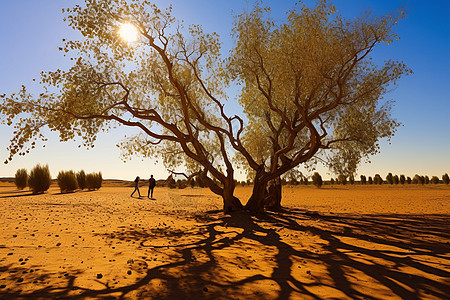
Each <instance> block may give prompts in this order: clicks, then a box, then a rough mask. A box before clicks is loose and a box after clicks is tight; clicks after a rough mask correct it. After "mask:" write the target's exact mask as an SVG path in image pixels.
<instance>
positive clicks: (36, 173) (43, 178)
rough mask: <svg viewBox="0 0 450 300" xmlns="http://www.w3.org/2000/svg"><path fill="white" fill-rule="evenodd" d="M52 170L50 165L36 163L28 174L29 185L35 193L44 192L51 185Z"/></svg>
mask: <svg viewBox="0 0 450 300" xmlns="http://www.w3.org/2000/svg"><path fill="white" fill-rule="evenodd" d="M51 180H52V178H51V176H50V170H49V169H48V165H45V166H41V165H39V164H38V165H36V166H35V167H34V168H33V169H32V170H31V172H30V176H28V186H29V187H30V189H31V190H32V191H33V194H39V193H43V192H45V191H46V190H48V188H49V187H50V183H51Z"/></svg>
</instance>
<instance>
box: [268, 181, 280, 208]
mask: <svg viewBox="0 0 450 300" xmlns="http://www.w3.org/2000/svg"><path fill="white" fill-rule="evenodd" d="M281 189H282V185H281V178H280V177H277V178H275V179H273V180H271V181H270V182H269V184H268V186H267V194H266V197H265V200H264V206H265V208H266V209H268V210H272V211H280V210H281Z"/></svg>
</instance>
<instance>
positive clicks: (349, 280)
mask: <svg viewBox="0 0 450 300" xmlns="http://www.w3.org/2000/svg"><path fill="white" fill-rule="evenodd" d="M132 190H133V189H132V188H130V187H110V186H106V187H103V188H101V189H100V190H99V191H94V192H86V191H84V192H76V193H71V194H59V190H57V189H56V188H55V187H52V188H51V189H50V190H49V192H48V193H46V194H43V195H29V192H19V191H17V190H15V187H14V186H12V185H10V184H6V183H3V184H1V185H0V217H1V219H0V299H450V187H449V186H444V185H437V186H431V185H429V186H424V187H422V186H404V187H402V186H387V185H383V186H345V187H343V186H326V187H324V188H322V189H316V188H314V187H312V186H307V187H295V188H292V187H285V188H284V190H283V203H282V204H283V206H284V208H285V210H284V211H283V212H281V213H268V214H266V215H261V216H250V215H248V214H246V213H237V214H234V215H232V216H229V215H223V214H222V213H221V212H220V208H221V201H220V199H219V198H218V197H217V196H215V195H213V194H211V193H210V192H209V191H208V190H207V189H199V188H194V189H192V188H186V189H183V190H178V189H174V190H170V189H167V188H158V187H157V188H156V189H155V198H156V199H155V200H150V199H147V198H140V199H139V198H130V193H131V192H132ZM141 192H142V194H146V190H145V189H141ZM250 193H251V188H250V187H239V188H238V189H237V191H236V194H237V196H238V197H240V198H241V199H246V198H247V197H248V196H249V195H250Z"/></svg>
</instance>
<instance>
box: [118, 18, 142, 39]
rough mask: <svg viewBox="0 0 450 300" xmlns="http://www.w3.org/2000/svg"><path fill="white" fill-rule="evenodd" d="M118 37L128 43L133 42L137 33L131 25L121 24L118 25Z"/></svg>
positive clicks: (136, 37)
mask: <svg viewBox="0 0 450 300" xmlns="http://www.w3.org/2000/svg"><path fill="white" fill-rule="evenodd" d="M119 36H120V37H121V38H122V39H123V40H124V41H125V42H128V43H131V42H135V41H137V39H138V31H137V29H136V27H134V25H133V24H130V23H123V24H120V28H119Z"/></svg>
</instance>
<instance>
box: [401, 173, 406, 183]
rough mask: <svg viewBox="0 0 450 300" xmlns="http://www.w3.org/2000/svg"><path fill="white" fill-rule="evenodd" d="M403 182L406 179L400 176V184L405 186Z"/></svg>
mask: <svg viewBox="0 0 450 300" xmlns="http://www.w3.org/2000/svg"><path fill="white" fill-rule="evenodd" d="M405 181H406V178H405V175H403V174H402V175H400V183H401V184H405Z"/></svg>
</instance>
